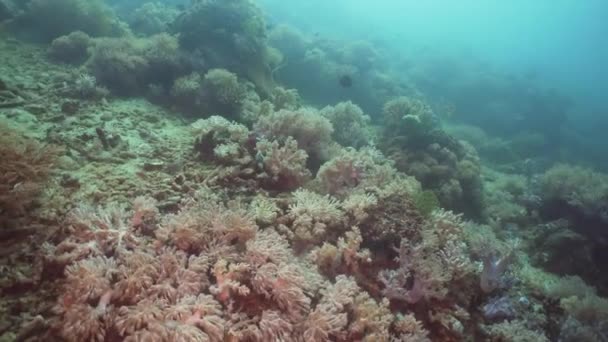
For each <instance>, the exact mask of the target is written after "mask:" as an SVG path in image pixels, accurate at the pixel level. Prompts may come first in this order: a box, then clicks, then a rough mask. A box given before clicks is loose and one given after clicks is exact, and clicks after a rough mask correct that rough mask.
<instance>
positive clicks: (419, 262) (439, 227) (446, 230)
mask: <svg viewBox="0 0 608 342" xmlns="http://www.w3.org/2000/svg"><path fill="white" fill-rule="evenodd" d="M461 226H462V223H461V222H460V218H459V217H458V216H456V215H454V214H452V213H450V212H444V211H436V212H434V213H433V214H432V216H431V217H430V219H429V221H428V222H425V225H424V226H423V228H422V232H421V234H422V236H421V237H422V240H421V241H420V242H418V243H416V242H410V241H407V240H401V246H400V249H399V263H400V267H399V269H398V270H392V271H385V272H382V273H381V276H380V279H381V281H382V282H383V283H384V285H385V290H384V292H383V293H384V295H386V296H387V297H389V298H393V299H399V300H404V301H406V302H408V303H417V302H418V301H420V300H444V299H445V297H446V295H447V294H448V291H449V290H450V288H451V287H453V286H455V284H456V283H457V281H458V280H459V279H463V278H465V277H466V276H467V275H468V274H471V273H472V272H473V267H472V263H471V261H470V259H469V257H468V255H467V254H466V249H465V246H464V244H463V243H462V242H461V238H462V227H461ZM407 284H411V285H410V286H408V285H407Z"/></svg>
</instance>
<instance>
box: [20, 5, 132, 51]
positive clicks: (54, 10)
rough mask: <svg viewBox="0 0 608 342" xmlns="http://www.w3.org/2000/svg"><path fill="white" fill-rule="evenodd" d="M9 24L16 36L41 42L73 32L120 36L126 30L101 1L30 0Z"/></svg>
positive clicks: (94, 35) (97, 35) (95, 35)
mask: <svg viewBox="0 0 608 342" xmlns="http://www.w3.org/2000/svg"><path fill="white" fill-rule="evenodd" d="M10 27H11V29H12V30H13V31H15V32H16V33H17V34H18V35H20V36H24V37H27V38H29V39H32V40H34V41H42V42H50V41H52V40H53V39H55V38H58V37H60V36H63V35H67V34H69V33H71V32H74V31H82V32H85V33H87V34H88V35H90V36H93V37H102V36H120V35H123V34H125V33H126V32H127V30H126V29H125V27H124V25H123V24H122V23H121V22H119V20H118V19H117V17H116V16H115V14H114V12H113V11H112V10H111V9H110V8H109V7H108V6H107V5H106V4H105V3H104V2H103V1H101V0H87V1H84V0H31V1H28V2H27V3H26V5H25V9H24V11H23V12H22V13H21V14H20V15H18V16H17V17H15V19H14V20H13V22H12V23H11V24H10Z"/></svg>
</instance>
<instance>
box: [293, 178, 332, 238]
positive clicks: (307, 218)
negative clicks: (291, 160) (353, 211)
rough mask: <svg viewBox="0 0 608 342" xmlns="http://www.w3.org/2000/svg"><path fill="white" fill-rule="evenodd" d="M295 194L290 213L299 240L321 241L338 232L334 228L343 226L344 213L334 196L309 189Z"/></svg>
mask: <svg viewBox="0 0 608 342" xmlns="http://www.w3.org/2000/svg"><path fill="white" fill-rule="evenodd" d="M293 196H294V203H293V204H292V205H290V207H289V212H288V215H289V217H290V218H291V219H292V220H293V224H292V227H293V228H292V229H293V231H294V233H295V236H296V239H297V240H298V241H300V242H301V243H303V244H309V243H314V242H319V241H322V240H323V239H326V238H327V237H328V235H331V234H335V233H336V232H335V231H333V232H332V228H334V227H340V226H341V224H342V222H343V220H344V213H343V212H342V211H341V210H340V208H339V206H338V202H337V201H336V200H335V199H334V198H332V197H330V196H322V195H319V194H316V193H314V192H310V191H307V190H298V191H296V192H295V193H294V194H293Z"/></svg>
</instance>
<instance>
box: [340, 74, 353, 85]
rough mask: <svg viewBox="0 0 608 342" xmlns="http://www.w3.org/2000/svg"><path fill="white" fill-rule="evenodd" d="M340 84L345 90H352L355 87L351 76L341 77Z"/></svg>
mask: <svg viewBox="0 0 608 342" xmlns="http://www.w3.org/2000/svg"><path fill="white" fill-rule="evenodd" d="M339 82H340V85H341V86H342V87H343V88H350V87H352V86H353V79H352V77H350V76H349V75H343V76H342V77H340V80H339Z"/></svg>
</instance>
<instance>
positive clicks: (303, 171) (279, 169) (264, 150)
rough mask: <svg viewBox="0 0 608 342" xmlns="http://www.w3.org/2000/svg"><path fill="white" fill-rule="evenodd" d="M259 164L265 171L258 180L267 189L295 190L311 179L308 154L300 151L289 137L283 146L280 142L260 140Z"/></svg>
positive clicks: (258, 147) (258, 144)
mask: <svg viewBox="0 0 608 342" xmlns="http://www.w3.org/2000/svg"><path fill="white" fill-rule="evenodd" d="M256 150H257V155H256V159H257V162H258V163H259V164H260V165H259V166H260V167H261V168H262V169H263V171H264V172H263V174H261V175H259V176H258V178H259V179H260V180H261V181H262V184H263V185H265V187H266V188H271V189H277V190H283V191H285V190H294V189H297V188H298V187H300V186H301V185H303V184H304V183H305V182H306V181H307V180H308V179H310V177H311V174H310V171H308V169H307V168H306V160H307V159H308V154H307V153H306V152H305V151H304V150H301V149H298V143H297V142H296V141H295V140H294V139H293V138H291V137H288V138H287V139H286V140H285V142H284V143H283V144H280V143H279V142H278V141H276V140H275V141H272V142H271V141H268V140H266V139H262V140H260V141H259V142H258V143H257V144H256Z"/></svg>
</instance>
